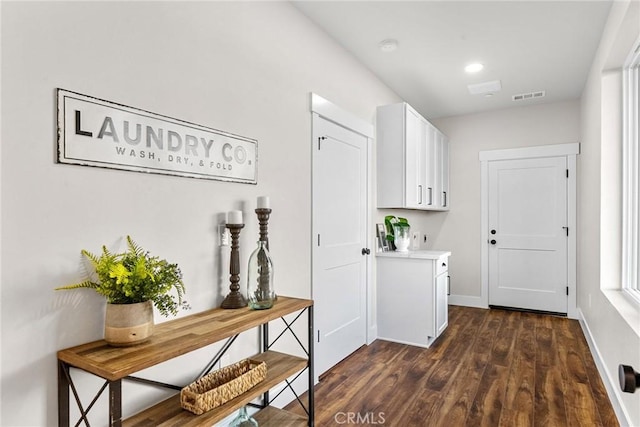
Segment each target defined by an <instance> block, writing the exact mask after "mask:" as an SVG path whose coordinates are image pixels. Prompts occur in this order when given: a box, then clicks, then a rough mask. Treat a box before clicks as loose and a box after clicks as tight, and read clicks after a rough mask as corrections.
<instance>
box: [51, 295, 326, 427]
mask: <svg viewBox="0 0 640 427" xmlns="http://www.w3.org/2000/svg"><path fill="white" fill-rule="evenodd" d="M305 311H306V313H307V319H308V320H307V326H308V339H307V348H306V349H305V348H304V345H303V344H302V342H301V341H300V340H299V339H298V337H297V336H296V335H295V333H294V331H293V330H292V329H291V325H292V324H293V323H294V322H296V321H297V320H298V319H299V318H300V317H301V315H302V314H303V313H304V312H305ZM296 312H298V314H297V316H296V317H295V318H294V319H293V320H292V321H291V322H287V320H285V318H284V317H285V316H287V315H290V314H294V313H296ZM278 318H280V319H282V321H283V322H284V323H285V325H286V327H285V330H284V331H283V332H282V334H284V333H285V332H289V333H291V334H292V335H293V336H294V337H295V339H296V341H298V343H299V344H300V346H301V347H302V349H303V350H304V351H305V353H306V355H307V358H300V357H296V356H291V355H288V354H284V353H279V352H276V351H273V350H271V349H270V348H271V347H272V346H273V344H274V343H275V342H276V341H278V339H279V338H280V337H281V336H282V334H280V335H279V336H278V337H277V338H276V339H275V340H273V341H270V340H269V322H270V321H273V320H277V319H278ZM256 327H260V328H261V330H262V343H263V345H262V347H263V348H262V352H261V353H259V354H257V355H256V356H252V358H253V359H258V360H264V361H265V362H266V363H267V378H266V379H265V380H264V381H262V382H261V383H259V384H258V385H257V386H256V387H254V388H252V389H251V390H249V391H248V392H246V393H244V394H242V395H240V396H238V397H236V398H235V399H233V400H231V401H229V402H227V403H226V404H224V405H222V406H220V407H218V408H215V409H213V410H211V411H208V412H205V413H204V414H202V415H194V414H192V413H191V412H188V411H186V410H183V409H182V408H181V406H180V395H179V393H178V394H176V395H174V396H172V397H170V398H169V399H167V400H165V401H163V402H160V403H158V404H156V405H154V406H152V407H151V408H148V409H146V410H144V411H142V412H140V413H138V414H136V415H133V416H132V417H130V418H128V419H126V420H123V419H122V380H131V381H136V382H140V383H147V384H151V385H155V386H161V387H167V388H170V389H174V390H178V391H179V390H180V389H181V388H182V387H184V386H176V385H171V384H164V383H161V382H156V381H152V380H147V379H142V378H136V377H132V376H131V374H134V373H136V372H139V371H141V370H143V369H146V368H149V367H151V366H155V365H157V364H160V363H162V362H166V361H168V360H170V359H173V358H175V357H178V356H181V355H183V354H186V353H189V352H191V351H194V350H197V349H199V348H202V347H205V346H208V345H210V344H213V343H216V342H220V341H223V340H226V342H225V344H224V346H223V347H222V349H221V350H220V351H219V352H218V354H217V355H216V356H215V358H214V359H213V360H212V361H211V362H210V364H209V368H208V370H206V371H205V372H204V374H206V373H207V372H208V371H209V370H210V369H211V368H212V367H213V366H215V365H216V364H217V363H218V362H219V361H220V359H221V357H222V356H223V355H224V354H225V352H226V351H227V350H228V349H229V348H230V347H231V345H232V344H233V341H235V339H236V338H237V337H238V335H239V334H241V333H242V332H244V331H247V330H249V329H252V328H256ZM71 368H77V369H81V370H83V371H86V372H89V373H91V374H93V375H96V376H98V377H101V378H103V379H105V383H104V385H103V386H102V388H101V389H100V390H99V391H98V392H97V394H96V396H95V397H94V399H93V400H92V402H91V403H90V404H89V405H87V407H86V409H85V408H83V406H82V404H81V402H80V398H79V396H78V395H77V391H76V388H75V386H74V384H73V380H72V378H71V375H70V369H71ZM305 370H306V371H307V372H306V373H307V375H308V383H309V392H308V402H307V406H306V407H305V406H304V405H303V404H302V401H301V400H300V399H299V398H298V396H297V394H296V398H298V401H299V402H300V404H301V405H302V406H303V408H304V409H305V411H306V413H307V415H308V417H307V418H304V417H301V416H299V415H297V414H293V413H290V412H287V411H284V410H281V409H277V408H275V407H272V406H269V404H270V403H271V400H272V399H270V396H269V390H270V389H271V388H273V387H274V386H276V385H278V384H280V383H282V382H286V384H287V387H288V388H290V389H291V390H292V391H293V392H294V394H295V391H294V390H293V388H292V387H291V383H290V382H289V381H288V378H289V377H291V376H292V375H295V374H296V373H297V374H298V376H300V375H301V374H302V373H303V372H304V371H305ZM296 378H297V376H296ZM313 385H314V384H313V301H312V300H306V299H298V298H289V297H283V296H278V299H277V301H276V303H275V304H274V306H273V307H272V308H271V309H268V310H250V309H249V308H240V309H234V310H225V309H220V308H216V309H212V310H208V311H205V312H202V313H196V314H192V315H190V316H185V317H181V318H178V319H175V320H170V321H168V322H164V323H160V324H158V325H156V326H155V332H154V334H153V336H152V337H151V339H150V340H149V341H148V342H146V343H144V344H140V345H137V346H133V347H111V346H109V345H108V344H107V343H106V342H105V341H103V340H100V341H94V342H90V343H87V344H82V345H79V346H76V347H71V348H68V349H65V350H60V351H59V352H58V424H59V426H69V422H70V419H69V418H70V411H69V404H70V397H71V393H70V391H71V392H73V396H74V398H75V402H76V404H77V406H78V409H79V411H80V419H79V420H78V421H77V424H76V425H79V424H80V423H82V422H84V424H85V425H86V426H89V421H88V419H87V413H88V412H89V411H90V410H91V408H92V407H93V406H94V404H95V403H96V401H97V400H98V397H99V396H100V395H101V394H102V392H103V391H104V390H105V389H106V388H108V389H109V425H110V426H117V427H120V426H131V427H140V426H154V427H156V426H177V425H179V426H181V427H182V426H185V427H188V426H211V425H213V424H215V423H216V422H219V421H221V420H222V419H224V418H225V417H227V416H228V415H229V414H231V413H233V412H234V411H236V410H238V409H239V408H241V407H242V406H244V405H246V404H250V403H249V402H251V401H252V400H253V399H254V398H256V397H259V396H260V395H262V404H261V405H254V406H258V407H260V408H262V409H261V410H260V411H259V412H258V413H257V414H256V415H254V417H255V418H256V419H258V420H259V421H260V425H261V426H263V425H264V426H268V425H273V426H278V427H284V426H305V425H307V426H310V427H311V426H313V425H314V393H313ZM276 397H277V396H276Z"/></svg>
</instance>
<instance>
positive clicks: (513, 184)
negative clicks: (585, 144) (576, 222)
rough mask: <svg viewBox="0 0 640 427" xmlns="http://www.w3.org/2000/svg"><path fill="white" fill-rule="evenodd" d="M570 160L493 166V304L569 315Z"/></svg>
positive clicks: (555, 158) (538, 160) (545, 159)
mask: <svg viewBox="0 0 640 427" xmlns="http://www.w3.org/2000/svg"><path fill="white" fill-rule="evenodd" d="M566 170H567V164H566V157H549V158H540V159H521V160H499V161H492V162H489V204H488V208H489V217H488V219H489V241H488V242H487V244H488V245H489V251H488V256H489V304H490V305H493V306H504V307H515V308H523V309H532V310H542V311H549V312H556V313H566V312H567V240H568V239H567V233H568V229H567V228H566V226H567V177H566Z"/></svg>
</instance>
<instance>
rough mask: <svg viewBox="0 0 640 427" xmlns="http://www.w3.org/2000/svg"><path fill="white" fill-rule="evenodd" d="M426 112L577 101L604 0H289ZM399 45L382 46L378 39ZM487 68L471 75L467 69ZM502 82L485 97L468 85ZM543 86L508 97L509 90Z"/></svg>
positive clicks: (597, 37) (511, 92) (596, 39)
mask: <svg viewBox="0 0 640 427" xmlns="http://www.w3.org/2000/svg"><path fill="white" fill-rule="evenodd" d="M292 3H293V4H294V5H295V7H297V8H298V9H299V10H300V11H301V12H302V13H303V14H305V15H306V16H307V17H309V19H311V20H312V21H313V22H315V23H316V24H317V25H318V26H320V27H321V28H322V29H324V31H326V32H327V33H328V34H329V35H330V36H331V37H333V38H334V39H335V40H336V41H337V42H338V43H339V44H341V45H342V46H344V48H345V49H347V50H348V51H350V52H351V53H352V54H353V55H354V56H355V57H356V58H358V59H359V60H360V62H362V63H363V64H364V65H365V66H366V67H368V68H369V69H370V70H371V71H373V73H375V74H376V75H377V76H378V77H379V78H380V79H381V80H382V81H383V82H385V83H386V84H387V85H388V86H389V87H390V88H391V89H392V90H394V91H395V92H396V93H397V94H398V95H399V96H400V97H401V98H403V99H404V100H405V101H407V102H408V103H409V104H411V105H412V106H413V107H414V108H416V109H417V110H418V111H419V112H420V113H421V114H422V115H424V116H425V117H427V118H436V117H447V116H455V115H461V114H469V113H475V112H481V111H487V110H494V109H501V108H510V107H514V106H521V105H531V104H534V103H548V102H558V101H564V100H571V99H578V98H579V97H580V95H581V93H582V89H583V87H584V85H585V82H586V78H587V73H588V71H589V68H590V66H591V63H592V61H593V58H594V55H595V52H596V49H597V47H598V43H599V41H600V36H601V35H602V30H603V28H604V24H605V21H606V19H607V16H608V13H609V9H610V7H611V0H607V1H593V0H589V1H587V0H582V1H575V0H574V1H534V0H529V1H513V0H503V1H478V0H476V1H452V0H442V1H427V0H423V1H293V2H292ZM385 39H395V40H397V41H398V48H397V50H395V51H393V52H387V53H385V52H382V51H381V50H380V49H379V47H378V45H379V43H380V42H381V41H382V40H385ZM471 62H481V63H483V64H484V66H485V68H484V70H482V71H480V72H479V73H477V74H473V75H471V74H467V73H465V71H464V67H465V65H467V64H469V63H471ZM492 80H500V81H501V83H502V90H501V91H500V92H498V93H496V94H494V95H493V96H491V97H487V96H485V95H470V94H469V91H468V89H467V85H468V84H476V83H483V82H488V81H492ZM537 91H545V93H546V96H545V97H543V98H536V99H530V100H524V101H518V102H514V101H512V96H513V95H516V94H521V93H528V92H537Z"/></svg>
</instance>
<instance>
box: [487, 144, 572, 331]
mask: <svg viewBox="0 0 640 427" xmlns="http://www.w3.org/2000/svg"><path fill="white" fill-rule="evenodd" d="M578 154H580V143H579V142H575V143H570V144H556V145H542V146H536V147H524V148H509V149H504V150H489V151H481V152H480V156H479V158H480V175H481V177H480V223H481V226H480V269H481V270H480V275H481V287H480V300H481V305H482V306H483V307H489V248H488V246H487V241H488V240H489V203H488V201H489V162H490V161H494V160H516V159H531V158H540V157H558V156H566V157H567V169H568V170H569V179H568V181H567V221H568V227H569V241H568V242H567V244H568V246H567V280H568V286H569V297H568V301H567V317H569V318H571V319H577V318H578V306H577V303H578V301H577V283H576V281H577V253H576V250H577V238H576V237H577V236H576V234H577V233H576V232H577V220H576V202H577V197H576V194H577V181H576V173H577V171H576V156H577V155H578Z"/></svg>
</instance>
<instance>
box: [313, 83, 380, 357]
mask: <svg viewBox="0 0 640 427" xmlns="http://www.w3.org/2000/svg"><path fill="white" fill-rule="evenodd" d="M311 112H312V114H317V115H318V116H320V117H323V118H325V119H327V120H329V121H332V122H333V123H336V124H338V125H340V126H342V127H344V128H347V129H350V130H352V131H354V132H357V133H359V134H361V135H363V136H365V137H366V138H367V218H366V227H367V228H366V229H367V231H368V232H367V247H368V248H370V249H371V255H369V256H367V261H366V262H367V267H366V268H367V278H366V282H367V283H366V289H367V301H366V312H367V314H366V316H367V319H366V320H367V335H366V342H367V344H371V343H372V342H373V341H375V339H376V338H377V336H378V327H377V324H376V323H375V321H374V319H375V318H376V315H375V309H376V301H375V292H374V290H373V286H372V277H373V272H372V269H373V267H372V265H373V262H372V258H373V257H374V256H375V249H374V248H375V243H374V242H373V238H372V235H373V233H372V232H369V231H370V230H371V221H372V218H371V213H372V210H373V208H372V205H371V202H372V200H373V195H372V185H371V183H372V182H373V178H372V164H371V162H372V160H373V157H372V156H373V137H374V135H375V130H374V127H373V125H372V124H371V123H369V122H367V121H366V120H363V119H361V118H359V117H357V116H355V115H353V114H352V113H350V112H348V111H345V110H343V109H342V108H340V107H338V106H337V105H335V104H333V103H332V102H331V101H328V100H326V99H325V98H323V97H321V96H319V95H317V94H315V93H311ZM312 123H313V120H312ZM312 135H313V132H312ZM312 143H313V142H312ZM312 173H313V172H312ZM312 179H313V177H312ZM311 221H312V222H311V233H312V234H311V242H312V244H313V242H314V239H313V236H314V235H315V234H314V233H315V232H314V228H315V227H314V223H313V210H312V212H311ZM310 250H311V251H312V258H311V263H312V265H313V247H311V248H310ZM311 286H312V288H313V275H312V282H311ZM314 333H315V331H314Z"/></svg>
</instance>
